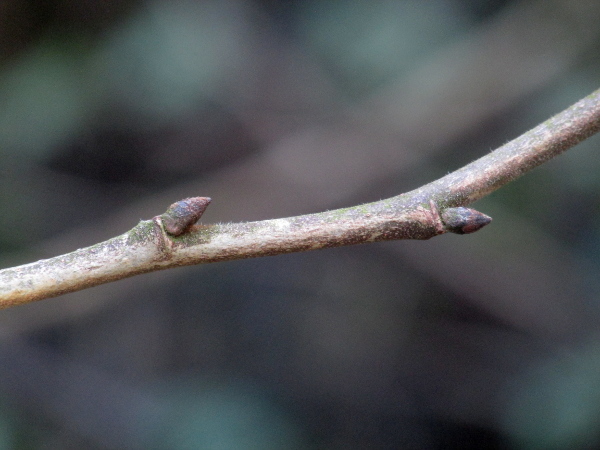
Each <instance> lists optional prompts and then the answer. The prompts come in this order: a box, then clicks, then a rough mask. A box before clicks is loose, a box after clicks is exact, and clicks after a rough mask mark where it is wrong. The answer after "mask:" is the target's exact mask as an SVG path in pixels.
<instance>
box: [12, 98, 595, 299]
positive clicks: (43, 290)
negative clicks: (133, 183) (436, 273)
mask: <svg viewBox="0 0 600 450" xmlns="http://www.w3.org/2000/svg"><path fill="white" fill-rule="evenodd" d="M599 130H600V90H598V91H595V92H594V93H592V94H590V95H589V96H587V97H585V98H584V99H582V100H580V101H579V102H577V103H576V104H574V105H573V106H571V107H570V108H568V109H566V110H565V111H563V112H561V113H560V114H558V115H556V116H555V117H553V118H551V119H549V120H548V121H546V122H544V123H542V124H541V125H538V126H537V127H536V128H534V129H532V130H530V131H528V132H526V133H525V134H523V135H521V136H520V137H518V138H517V139H515V140H513V141H511V142H509V143H507V144H506V145H504V146H502V147H500V148H499V149H497V150H495V151H493V152H491V153H489V154H488V155H486V156H484V157H482V158H480V159H478V160H476V161H474V162H472V163H471V164H468V165H466V166H465V167H463V168H461V169H459V170H457V171H455V172H453V173H450V174H448V175H446V176H445V177H443V178H440V179H439V180H436V181H434V182H432V183H429V184H427V185H425V186H422V187H420V188H418V189H415V190H413V191H411V192H408V193H405V194H401V195H398V196H395V197H392V198H389V199H386V200H381V201H378V202H373V203H368V204H364V205H359V206H355V207H351V208H345V209H339V210H335V211H328V212H323V213H317V214H308V215H304V216H297V217H290V218H283V219H273V220H264V221H259V222H248V223H231V224H213V225H193V226H191V227H189V226H187V225H186V226H183V227H182V229H185V232H183V233H182V234H180V235H178V236H174V235H173V234H170V233H169V232H168V231H166V230H170V229H171V226H170V225H169V226H167V229H165V226H164V224H163V221H164V220H171V219H172V218H171V217H170V216H169V215H167V213H165V214H163V215H162V216H157V217H155V218H154V219H152V220H145V221H141V222H140V223H138V225H136V226H135V227H134V228H133V229H131V230H130V231H128V232H126V233H124V234H122V235H120V236H117V237H115V238H112V239H109V240H108V241H105V242H102V243H99V244H96V245H93V246H91V247H87V248H84V249H79V250H76V251H74V252H71V253H68V254H65V255H62V256H57V257H55V258H51V259H46V260H41V261H37V262H35V263H31V264H25V265H22V266H18V267H14V268H8V269H3V270H0V308H6V307H9V306H14V305H19V304H23V303H28V302H32V301H36V300H42V299H45V298H49V297H55V296H58V295H62V294H66V293H68V292H74V291H78V290H82V289H85V288H88V287H92V286H97V285H99V284H103V283H108V282H110V281H115V280H119V279H122V278H126V277H130V276H133V275H137V274H141V273H147V272H152V271H155V270H162V269H168V268H173V267H177V266H185V265H194V264H202V263H209V262H217V261H227V260H233V259H241V258H251V257H258V256H269V255H277V254H283V253H291V252H298V251H305V250H315V249H319V248H327V247H338V246H343V245H352V244H359V243H365V242H375V241H383V240H397V239H429V238H431V237H433V236H437V235H439V234H443V233H445V232H448V231H451V232H457V233H460V234H463V233H468V232H472V231H476V230H477V229H479V228H480V227H481V226H483V225H485V224H487V223H488V222H489V220H490V219H489V218H487V216H485V215H483V214H481V213H478V212H477V211H474V210H465V209H464V208H463V207H464V206H466V205H469V204H470V203H473V202H475V201H476V200H479V199H480V198H482V197H484V196H486V195H488V194H489V193H491V192H493V191H495V190H496V189H498V188H500V187H501V186H503V185H505V184H507V183H509V182H510V181H513V180H515V179H516V178H518V177H520V176H522V175H523V174H525V173H526V172H528V171H530V170H531V169H533V168H535V167H537V166H539V165H540V164H542V163H544V162H546V161H548V160H550V159H551V158H553V157H555V156H557V155H559V154H560V153H562V152H564V151H565V150H567V149H569V148H571V147H573V146H574V145H576V144H578V143H579V142H581V141H583V140H584V139H586V138H588V137H590V136H592V135H593V134H594V133H596V132H598V131H599ZM188 200H191V199H188ZM208 201H210V199H208ZM173 206H174V205H173ZM173 206H172V207H171V208H170V209H169V211H171V210H172V208H173ZM205 207H206V204H204V205H203V209H202V211H200V212H199V214H198V212H194V213H193V214H196V216H195V217H199V215H200V214H202V212H203V211H204V208H205Z"/></svg>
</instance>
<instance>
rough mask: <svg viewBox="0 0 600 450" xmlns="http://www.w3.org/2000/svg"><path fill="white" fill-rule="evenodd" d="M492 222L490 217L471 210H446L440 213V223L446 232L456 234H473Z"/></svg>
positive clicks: (461, 208) (460, 208)
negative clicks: (442, 223)
mask: <svg viewBox="0 0 600 450" xmlns="http://www.w3.org/2000/svg"><path fill="white" fill-rule="evenodd" d="M491 221H492V218H491V217H490V216H486V215H485V214H483V213H480V212H479V211H477V210H475V209H471V208H463V207H462V206H461V207H459V208H447V209H445V210H444V211H442V222H444V227H445V228H446V230H447V231H450V232H451V233H456V234H469V233H474V232H475V231H477V230H479V229H480V228H483V227H485V226H486V225H487V224H488V223H490V222H491Z"/></svg>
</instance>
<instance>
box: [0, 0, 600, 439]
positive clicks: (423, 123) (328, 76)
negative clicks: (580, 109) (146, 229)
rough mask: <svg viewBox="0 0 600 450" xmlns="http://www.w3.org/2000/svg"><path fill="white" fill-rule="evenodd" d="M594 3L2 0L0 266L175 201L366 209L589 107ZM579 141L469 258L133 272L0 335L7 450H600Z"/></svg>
mask: <svg viewBox="0 0 600 450" xmlns="http://www.w3.org/2000/svg"><path fill="white" fill-rule="evenodd" d="M599 24H600V2H595V1H585V0H537V1H530V0H522V1H510V0H506V1H500V0H499V1H490V0H462V1H459V0H433V1H427V2H425V1H417V0H412V1H380V2H370V1H366V0H350V1H316V0H315V1H297V2H294V1H287V2H285V1H282V2H275V1H267V0H263V1H259V0H255V1H236V0H226V1H186V0H176V1H166V0H155V1H146V0H129V1H128V0H103V1H90V0H84V1H81V0H80V1H73V0H49V1H48V0H45V1H42V0H3V1H2V2H1V3H0V177H1V178H0V179H1V181H2V183H0V207H1V211H2V214H1V216H0V225H1V228H2V233H0V264H1V266H2V267H10V266H13V265H17V264H23V263H27V262H33V261H35V260H38V259H41V258H48V257H51V256H55V255H58V254H62V253H66V252H69V251H72V250H75V249H77V248H79V247H84V246H87V245H91V244H94V243H96V242H99V241H102V240H105V239H108V238H110V237H112V236H115V235H118V234H120V233H123V232H125V231H127V230H128V229H130V228H132V227H133V226H134V225H135V224H136V223H137V222H138V220H140V219H149V218H151V217H153V216H155V215H157V214H160V213H162V212H164V211H165V209H166V208H167V206H168V205H169V204H170V203H172V202H174V201H176V200H179V199H181V198H184V197H188V196H196V195H201V196H210V197H212V198H213V204H212V205H211V206H210V208H209V209H208V210H207V212H206V214H205V215H204V216H203V221H205V222H226V221H246V220H260V219H269V218H275V217H283V216H290V215H298V214H304V213H310V212H318V211H322V210H327V209H333V208H338V207H344V206H351V205H355V204H359V203H361V202H368V201H375V200H378V199H381V198H385V197H389V196H393V195H396V194H399V193H401V192H406V191H409V190H411V189H414V188H416V187H418V186H420V185H421V184H424V183H426V182H429V181H431V180H434V179H436V178H438V177H440V176H442V175H444V174H446V173H447V172H449V171H452V170H454V169H457V168H458V167H460V166H462V165H464V164H466V163H468V162H470V161H472V160H473V159H475V158H477V157H479V156H482V155H484V154H485V153H487V152H488V151H489V150H491V149H493V148H496V147H497V146H499V145H501V144H503V143H505V142H507V141H509V140H511V139H513V138H515V137H517V136H518V135H520V134H521V133H523V132H524V131H526V130H528V129H530V128H532V127H533V126H535V125H537V124H538V123H540V122H542V121H544V120H546V119H547V118H549V117H550V116H552V115H554V114H556V113H557V112H559V111H561V110H562V109H564V108H566V107H567V106H569V105H570V104H572V103H574V102H575V101H577V100H579V99H580V98H581V97H583V96H585V95H587V94H589V93H590V92H592V91H593V90H595V89H597V88H598V87H599V85H600V76H599V75H598V74H599V71H600V59H599V58H598V54H599V53H600V26H599ZM599 143H600V141H599V140H598V138H592V139H589V140H588V141H586V142H584V143H583V144H581V145H579V146H578V147H577V148H575V149H573V150H571V151H569V152H567V153H566V154H565V155H563V156H561V157H560V158H558V159H556V160H554V161H552V162H550V163H548V164H545V165H544V166H542V167H540V168H538V169H536V170H535V171H534V172H532V173H530V174H528V175H527V176H525V177H524V178H522V179H520V180H518V181H516V182H514V183H512V184H511V185H509V186H507V187H505V188H503V189H501V190H499V191H497V192H496V193H494V194H493V195H491V196H489V197H487V198H486V199H484V200H482V201H480V202H479V203H478V204H477V205H476V207H477V208H478V209H480V210H481V211H483V212H485V213H486V214H490V215H491V216H492V217H494V222H493V223H492V224H491V225H490V226H488V227H486V228H485V229H484V230H482V231H480V232H478V233H476V234H474V235H471V236H455V235H444V236H441V237H438V238H436V239H433V240H431V241H425V242H410V241H399V242H385V243H379V244H371V245H364V246H357V247H348V248H339V249H332V250H323V251H318V252H312V253H303V254H292V255H287V256H278V257H271V258H264V259H253V260H246V261H236V262H227V263H220V264H212V265H207V266H197V267H189V268H182V269H177V270H170V271H165V272H160V273H153V274H148V275H144V276H139V277H135V278H132V279H128V280H123V281H120V282H117V283H113V284H110V285H106V286H101V287H97V288H93V289H89V290H86V291H83V292H79V293H75V294H70V295H66V296H63V297H60V298H56V299H51V300H45V301H43V302H39V303H35V304H31V305H27V306H21V307H17V308H13V309H9V310H4V311H2V312H1V313H0V339H1V341H0V448H7V449H81V448H86V449H175V450H178V449H217V450H221V449H223V450H224V449H257V450H258V449H365V448H372V449H480V448H489V449H494V448H497V449H505V448H515V449H520V448H524V449H536V448H539V449H566V448H569V449H580V448H581V449H595V448H600V431H599V430H600V333H599V331H600V330H599V326H598V319H599V318H600V302H599V299H600V297H599V293H600V279H599V277H598V269H599V266H600V255H599V252H598V247H599V245H600V226H599V224H600V210H599V204H600V202H599V193H600V178H599V177H598V176H597V174H598V173H599V170H600V160H599V158H598V157H597V147H598V145H599Z"/></svg>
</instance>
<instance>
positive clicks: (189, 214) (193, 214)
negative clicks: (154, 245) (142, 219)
mask: <svg viewBox="0 0 600 450" xmlns="http://www.w3.org/2000/svg"><path fill="white" fill-rule="evenodd" d="M210 201H211V199H210V198H209V197H190V198H186V199H183V200H180V201H178V202H176V203H173V204H172V205H171V206H169V209H167V211H166V212H165V213H164V214H162V215H161V216H160V218H161V220H162V223H163V226H164V227H165V230H166V231H167V233H169V234H172V235H173V236H179V235H181V234H183V233H185V232H186V231H188V230H189V229H190V228H191V227H192V225H194V224H195V223H196V222H198V219H200V216H202V214H204V211H205V210H206V208H207V207H208V205H209V204H210Z"/></svg>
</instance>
